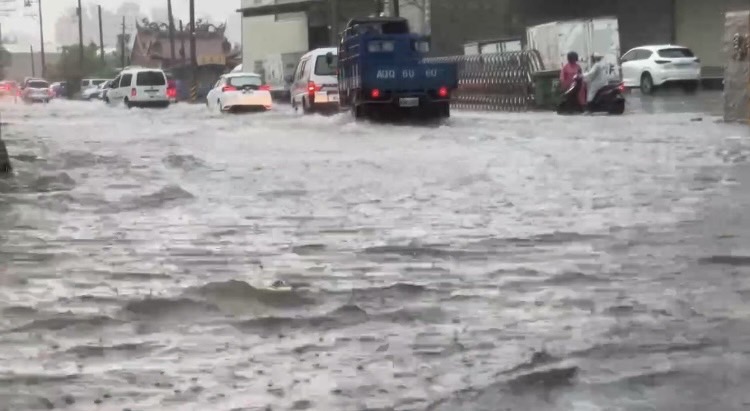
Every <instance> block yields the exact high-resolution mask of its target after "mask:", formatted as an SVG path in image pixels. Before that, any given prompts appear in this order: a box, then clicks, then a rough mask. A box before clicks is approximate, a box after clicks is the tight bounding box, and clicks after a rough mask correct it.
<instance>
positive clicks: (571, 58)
mask: <svg viewBox="0 0 750 411" xmlns="http://www.w3.org/2000/svg"><path fill="white" fill-rule="evenodd" d="M576 62H578V53H576V52H575V51H571V52H570V53H568V63H576Z"/></svg>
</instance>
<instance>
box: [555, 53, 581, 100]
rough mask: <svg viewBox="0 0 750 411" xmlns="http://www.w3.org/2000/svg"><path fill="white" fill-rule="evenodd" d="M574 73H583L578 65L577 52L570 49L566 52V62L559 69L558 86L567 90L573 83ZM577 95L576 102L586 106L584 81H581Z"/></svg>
mask: <svg viewBox="0 0 750 411" xmlns="http://www.w3.org/2000/svg"><path fill="white" fill-rule="evenodd" d="M576 75H583V70H581V66H579V65H578V53H576V52H575V51H571V52H570V53H568V64H566V65H564V66H563V68H562V70H560V87H561V88H562V89H563V90H567V89H568V88H569V87H570V86H571V85H572V84H573V80H574V79H575V77H576ZM577 97H578V99H577V100H578V104H579V105H580V107H581V109H583V108H584V107H585V106H586V85H585V83H584V82H581V88H580V89H579V90H578V94H577Z"/></svg>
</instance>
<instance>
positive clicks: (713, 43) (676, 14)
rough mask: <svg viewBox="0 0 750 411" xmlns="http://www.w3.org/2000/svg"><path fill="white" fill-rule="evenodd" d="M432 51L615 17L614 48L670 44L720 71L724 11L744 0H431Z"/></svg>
mask: <svg viewBox="0 0 750 411" xmlns="http://www.w3.org/2000/svg"><path fill="white" fill-rule="evenodd" d="M431 1H432V9H431V13H430V15H431V22H432V27H433V30H432V39H433V41H432V43H433V51H434V54H436V55H452V54H462V53H463V48H462V47H463V45H464V44H465V43H468V42H472V41H481V40H486V39H500V38H505V39H520V40H525V30H526V27H527V26H531V25H536V24H542V23H547V22H550V21H555V20H566V19H576V18H593V17H603V16H615V17H617V18H618V22H619V29H620V46H621V50H622V52H623V53H624V52H625V51H627V50H628V49H630V48H632V47H636V46H640V45H647V44H663V43H675V44H681V45H685V46H688V47H690V48H692V49H693V51H694V52H695V53H696V54H697V55H698V56H699V57H700V58H701V60H702V62H703V66H704V74H705V75H706V76H708V77H715V76H718V75H720V73H721V71H722V67H723V65H724V62H723V57H722V51H721V39H722V36H723V26H724V13H725V12H726V11H727V10H733V9H738V8H743V7H744V8H747V4H748V3H747V0H569V1H549V0H431Z"/></svg>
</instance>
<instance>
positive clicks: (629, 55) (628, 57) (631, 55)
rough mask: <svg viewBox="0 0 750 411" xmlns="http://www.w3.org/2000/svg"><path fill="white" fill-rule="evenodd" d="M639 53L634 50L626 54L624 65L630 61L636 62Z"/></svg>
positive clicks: (623, 60)
mask: <svg viewBox="0 0 750 411" xmlns="http://www.w3.org/2000/svg"><path fill="white" fill-rule="evenodd" d="M637 53H638V52H637V51H636V50H633V51H629V52H627V53H625V55H624V56H622V62H623V63H627V62H628V61H633V60H635V57H636V54H637Z"/></svg>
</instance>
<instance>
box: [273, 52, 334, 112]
mask: <svg viewBox="0 0 750 411" xmlns="http://www.w3.org/2000/svg"><path fill="white" fill-rule="evenodd" d="M337 66H338V49H336V48H335V47H330V48H320V49H315V50H313V51H310V52H309V53H307V54H305V55H303V56H302V58H301V59H300V61H299V64H298V65H297V70H295V72H294V76H293V77H291V78H287V79H286V80H287V83H291V91H290V94H291V101H292V107H294V109H295V111H296V110H299V109H300V108H301V109H302V111H303V112H304V113H312V112H316V111H331V110H333V111H337V110H339V86H338V79H337V78H336V68H337Z"/></svg>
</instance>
